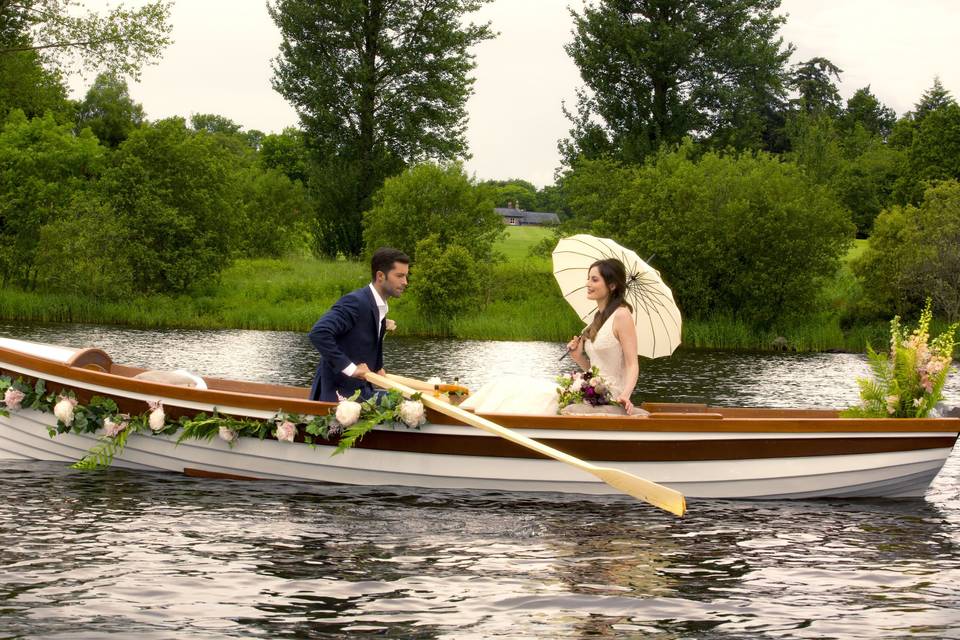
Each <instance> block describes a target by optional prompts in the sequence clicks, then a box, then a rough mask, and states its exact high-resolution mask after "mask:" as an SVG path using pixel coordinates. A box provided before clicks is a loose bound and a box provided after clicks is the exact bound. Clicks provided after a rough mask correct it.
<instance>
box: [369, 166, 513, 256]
mask: <svg viewBox="0 0 960 640" xmlns="http://www.w3.org/2000/svg"><path fill="white" fill-rule="evenodd" d="M486 191H487V190H486V189H484V188H482V187H480V186H478V185H476V184H474V183H473V182H471V180H470V179H469V178H468V177H467V175H466V173H464V171H463V167H461V166H460V165H459V164H456V163H454V164H450V165H447V166H438V165H435V164H432V163H424V164H420V165H417V166H415V167H412V168H410V169H408V170H406V171H405V172H403V173H402V174H400V175H398V176H395V177H393V178H388V179H387V181H386V182H384V184H383V188H381V189H380V191H378V192H377V193H376V194H375V196H374V199H373V207H372V208H371V209H370V210H369V211H367V212H365V213H364V215H363V238H364V242H365V243H366V246H367V251H368V252H372V251H373V250H375V249H376V248H377V247H382V246H391V247H396V248H398V249H400V250H401V251H405V252H407V254H409V255H410V258H411V259H412V260H416V259H417V253H416V252H417V243H418V242H419V241H420V240H421V239H422V238H425V237H427V236H430V235H435V236H436V243H437V246H438V248H439V251H441V252H443V251H445V250H446V249H447V247H449V246H451V245H459V246H460V247H463V248H465V249H466V250H467V251H468V252H469V253H470V255H472V256H473V258H474V260H476V261H477V263H478V264H489V262H490V260H491V258H492V256H493V244H494V242H496V241H497V240H498V239H499V238H500V237H501V236H502V235H503V233H504V225H503V221H502V220H501V218H500V216H499V215H497V213H496V212H495V211H494V210H493V202H492V201H491V200H490V199H489V198H488V197H487V193H486Z"/></svg>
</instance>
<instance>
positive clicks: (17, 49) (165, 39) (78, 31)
mask: <svg viewBox="0 0 960 640" xmlns="http://www.w3.org/2000/svg"><path fill="white" fill-rule="evenodd" d="M170 6H171V3H170V2H163V1H161V0H157V1H154V2H148V3H146V4H144V5H143V6H141V7H140V8H138V9H127V8H125V7H123V6H117V7H115V8H112V9H110V10H109V11H108V12H107V13H106V15H99V14H97V13H94V12H85V13H83V14H82V15H77V14H78V13H79V12H80V11H82V10H83V4H82V3H81V2H78V1H77V0H4V1H2V2H0V58H2V57H4V56H8V55H13V54H17V53H21V52H24V51H32V52H36V53H39V54H41V56H42V57H43V59H44V61H45V62H46V63H48V64H49V65H50V66H51V67H52V68H63V67H65V66H67V65H69V64H71V63H74V62H78V63H79V65H80V66H81V68H83V69H86V70H95V69H100V70H103V71H105V72H107V73H109V74H110V75H113V76H117V77H122V76H131V77H133V78H135V79H136V78H139V77H140V71H141V69H142V68H143V65H145V64H147V63H148V62H150V60H151V59H153V58H156V57H157V56H159V55H160V52H161V51H163V49H164V47H166V46H167V45H168V44H170V42H171V40H170V37H169V33H170V30H171V25H170V23H169V21H168V20H169V17H170Z"/></svg>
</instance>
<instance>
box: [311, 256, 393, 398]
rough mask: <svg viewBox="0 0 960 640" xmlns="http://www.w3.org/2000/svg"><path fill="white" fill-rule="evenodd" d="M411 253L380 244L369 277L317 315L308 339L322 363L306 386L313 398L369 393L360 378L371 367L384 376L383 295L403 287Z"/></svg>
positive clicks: (384, 311) (368, 387) (362, 395)
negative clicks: (358, 287)
mask: <svg viewBox="0 0 960 640" xmlns="http://www.w3.org/2000/svg"><path fill="white" fill-rule="evenodd" d="M409 271H410V258H408V257H407V255H406V254H405V253H403V252H402V251H398V250H397V249H391V248H389V247H382V248H380V249H377V250H376V251H375V252H374V254H373V259H372V260H371V261H370V272H371V275H372V277H373V279H372V281H371V282H370V284H369V285H367V286H366V287H362V288H360V289H357V290H356V291H352V292H350V293H348V294H347V295H345V296H343V297H342V298H340V299H339V300H337V301H336V302H335V303H334V305H333V306H332V307H330V310H329V311H327V312H326V313H325V314H323V316H322V317H321V318H320V319H319V320H317V323H316V324H315V325H313V329H312V330H311V331H310V342H312V343H313V346H314V347H316V349H317V351H319V352H320V356H321V358H320V364H319V365H318V366H317V373H316V375H315V376H314V379H313V387H312V388H311V389H310V399H311V400H322V401H325V402H336V401H337V394H338V393H339V394H340V395H341V396H343V397H350V396H351V395H353V393H354V391H356V390H357V389H359V390H360V397H361V398H369V397H370V396H372V395H373V387H372V386H371V385H370V383H369V382H367V381H366V380H365V379H364V376H365V375H366V374H367V373H369V372H370V371H375V372H377V373H379V374H381V375H383V334H384V331H385V330H386V325H387V320H386V316H387V300H389V299H390V298H399V297H400V295H401V294H402V293H403V290H404V289H406V288H407V275H408V273H409Z"/></svg>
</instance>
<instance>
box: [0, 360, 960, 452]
mask: <svg viewBox="0 0 960 640" xmlns="http://www.w3.org/2000/svg"><path fill="white" fill-rule="evenodd" d="M3 363H7V364H9V365H13V366H14V367H22V368H24V369H29V370H32V371H35V372H37V373H39V374H41V375H44V374H45V375H49V376H55V377H58V378H61V379H66V380H76V381H77V382H82V383H85V384H89V385H96V386H99V387H104V388H109V389H116V393H115V394H113V393H111V394H106V395H111V397H114V398H115V399H117V401H118V404H120V405H121V407H123V406H124V404H127V403H130V404H129V409H127V408H124V410H130V411H136V412H138V413H139V412H142V411H143V410H144V408H143V407H142V406H141V405H142V404H143V402H142V401H141V400H136V399H124V398H123V392H124V391H126V392H132V393H137V394H142V395H150V396H158V397H163V398H164V399H166V401H167V403H166V405H165V406H166V410H167V412H168V413H170V415H171V416H174V417H175V416H176V415H177V409H176V408H175V407H174V406H170V405H171V403H174V402H175V401H176V400H184V401H188V402H191V403H199V404H205V405H209V406H217V407H235V408H244V409H255V410H260V411H278V410H282V411H285V412H287V413H296V414H301V415H325V414H326V413H328V412H329V411H331V410H332V409H333V408H334V406H335V405H334V404H333V403H324V402H316V401H312V400H308V399H306V393H307V391H306V389H302V388H298V387H289V386H281V385H268V384H262V383H255V382H240V381H231V380H223V379H218V378H205V380H206V381H207V383H208V385H209V386H210V389H208V390H199V389H193V388H189V387H178V386H172V385H166V384H162V383H157V382H150V381H145V380H136V379H133V378H132V377H130V376H132V375H135V374H136V373H138V372H140V371H143V370H142V369H138V368H136V367H129V366H124V365H117V364H111V366H110V372H103V371H96V370H91V369H86V368H80V367H74V366H69V365H67V364H64V363H60V362H56V361H53V360H48V359H46V358H41V357H37V356H32V355H29V354H24V353H21V352H19V351H16V350H12V349H7V348H3V347H0V367H2V364H3ZM0 370H2V369H0ZM7 373H11V374H13V375H17V374H18V373H19V372H18V371H16V370H8V371H7ZM78 391H81V389H78ZM83 393H84V395H85V393H86V392H83ZM90 393H91V395H93V393H94V392H90ZM95 393H97V394H103V392H95ZM645 406H648V407H649V408H650V409H651V410H653V414H652V419H650V418H646V419H645V418H636V417H626V416H608V415H601V416H590V417H588V418H585V417H582V416H527V415H509V414H487V415H489V416H490V417H491V419H493V420H494V421H495V422H497V423H498V424H502V425H503V426H505V427H507V428H520V429H532V430H536V429H551V430H573V431H622V432H631V433H632V432H651V433H666V432H680V433H683V432H689V433H708V432H709V433H718V432H722V433H771V434H775V433H776V434H783V433H804V434H809V433H851V434H853V433H883V434H909V433H931V432H934V433H943V434H953V437H954V439H955V438H956V436H957V434H958V432H960V419H958V418H923V419H915V418H903V419H893V418H885V419H841V418H838V417H836V416H837V412H836V411H831V410H820V409H812V410H806V409H748V408H717V407H708V406H707V405H684V404H677V403H651V404H649V405H645ZM186 411H191V410H185V412H186ZM698 414H699V415H698ZM427 418H428V420H429V421H430V422H432V423H435V424H453V425H457V424H463V423H461V422H459V421H457V420H455V419H453V418H449V417H446V416H442V415H440V414H438V413H436V412H434V411H432V410H428V411H427ZM411 435H412V436H413V437H418V438H419V437H422V435H421V434H419V433H416V432H411ZM470 438H471V439H475V436H471V437H470ZM563 442H565V443H566V442H570V440H563ZM608 442H609V441H608ZM713 442H716V441H713Z"/></svg>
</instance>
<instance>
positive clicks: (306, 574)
mask: <svg viewBox="0 0 960 640" xmlns="http://www.w3.org/2000/svg"><path fill="white" fill-rule="evenodd" d="M0 335H5V336H10V337H21V338H26V339H33V340H42V341H48V342H55V343H58V344H67V345H71V346H100V347H102V348H104V349H106V350H107V351H108V352H109V353H111V354H112V355H113V357H114V359H115V360H117V361H118V362H126V363H131V364H139V365H143V366H152V367H164V368H166V367H186V368H190V369H194V370H197V371H199V372H201V373H204V374H206V375H216V376H225V377H231V378H247V379H256V380H264V381H282V382H286V383H290V384H307V383H308V382H309V380H310V378H311V376H312V371H313V367H314V365H315V355H314V353H313V351H312V349H311V348H310V345H309V344H308V343H307V341H306V339H305V337H304V336H303V335H302V334H296V333H278V332H255V331H254V332H246V331H223V332H190V331H162V332H160V331H138V330H129V329H114V328H104V327H0ZM561 353H562V345H560V344H554V343H488V342H472V341H437V340H413V339H410V340H397V339H394V337H391V338H390V339H389V341H388V346H387V358H388V361H389V362H392V363H393V366H394V368H395V369H396V370H399V371H402V372H403V373H407V374H410V375H415V376H417V377H427V376H429V375H435V374H439V375H442V376H444V377H446V378H452V377H453V376H454V375H457V376H459V377H460V378H461V380H462V381H464V382H466V383H468V384H470V385H474V386H475V385H479V384H482V383H483V382H484V381H486V380H489V379H491V378H492V377H493V376H494V375H497V374H498V373H499V372H504V373H527V372H530V371H536V372H539V373H540V375H543V376H544V377H551V376H553V375H555V374H556V373H558V372H560V371H562V370H565V369H566V368H567V367H568V366H569V361H564V362H563V363H558V361H557V359H558V358H559V356H560V354H561ZM641 371H642V374H641V381H640V384H639V387H638V395H642V396H643V397H644V398H645V399H663V400H673V401H678V400H683V401H708V402H712V403H719V404H732V405H737V404H740V405H768V406H770V405H780V406H843V405H846V404H849V403H850V402H852V401H853V400H854V399H855V398H856V386H855V383H854V382H853V379H854V378H855V376H856V375H860V374H862V373H863V372H864V371H865V365H864V362H863V358H862V357H860V356H857V355H843V354H809V355H797V354H792V355H783V354H779V355H777V354H733V353H711V352H685V351H681V352H679V353H677V354H676V355H674V356H673V357H671V358H664V359H661V360H656V361H644V362H643V364H642V369H641ZM949 393H950V398H951V400H952V401H953V402H954V403H955V404H958V403H960V402H958V399H960V392H958V389H957V382H956V377H955V378H954V380H953V381H952V382H951V387H950V391H949ZM0 495H2V496H3V499H2V500H0V536H2V539H3V541H4V542H3V544H2V545H0V637H31V638H34V637H38V638H39V637H43V638H105V637H108V636H111V637H117V636H119V637H130V636H134V635H135V636H136V637H139V638H144V639H153V638H181V637H190V638H223V637H244V638H247V637H263V638H306V637H311V638H314V637H317V638H320V637H324V638H340V637H345V636H349V637H394V638H456V639H463V638H466V639H471V638H527V637H542V638H587V637H625V638H645V637H658V638H717V639H720V638H724V639H726V638H891V639H892V638H903V637H907V636H909V637H927V638H951V637H954V638H955V637H960V549H958V546H960V460H958V457H957V456H956V455H954V456H952V457H951V458H950V460H948V462H947V465H946V466H945V468H944V470H943V472H942V473H941V474H940V476H939V477H938V478H937V479H936V480H935V481H934V484H933V486H932V488H931V490H930V492H929V493H928V495H927V497H926V498H925V499H923V500H903V501H880V500H877V501H829V500H821V501H805V502H737V501H719V500H718V501H692V502H691V503H690V505H689V506H690V511H689V513H688V515H687V516H686V517H684V518H683V519H677V518H674V517H672V516H669V515H667V514H664V513H661V512H659V511H657V510H655V509H652V508H650V507H648V506H646V505H643V504H641V503H638V502H636V501H633V500H630V499H627V498H620V497H615V496H611V497H593V498H590V499H586V498H583V497H578V496H561V495H556V494H542V495H533V494H527V495H516V494H513V495H510V494H503V493H498V492H483V491H434V490H430V491H426V490H418V489H406V488H392V487H379V488H362V487H342V486H313V485H305V484H296V483H283V482H258V483H243V482H228V481H202V480H195V479H191V478H185V477H179V476H174V475H166V474H151V473H136V472H130V471H124V470H119V469H113V470H109V471H106V472H102V473H83V472H78V471H72V470H70V469H67V468H65V467H64V466H62V465H58V464H50V463H2V464H0Z"/></svg>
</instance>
